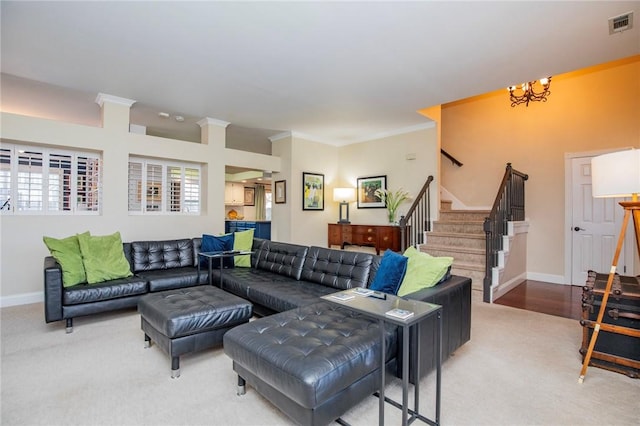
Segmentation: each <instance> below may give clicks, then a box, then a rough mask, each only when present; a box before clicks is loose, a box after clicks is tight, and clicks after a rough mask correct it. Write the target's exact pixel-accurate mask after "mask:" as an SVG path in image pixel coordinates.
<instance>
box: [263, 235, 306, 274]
mask: <svg viewBox="0 0 640 426" xmlns="http://www.w3.org/2000/svg"><path fill="white" fill-rule="evenodd" d="M308 250H309V248H308V247H306V246H301V245H297V244H288V243H279V242H276V241H269V240H265V241H264V242H263V243H262V245H261V246H260V249H259V250H257V253H258V256H257V263H256V268H258V269H262V270H265V271H269V272H274V273H277V274H280V275H284V276H286V277H290V278H293V279H294V280H299V279H300V275H301V274H302V266H303V265H304V260H305V256H306V255H307V251H308Z"/></svg>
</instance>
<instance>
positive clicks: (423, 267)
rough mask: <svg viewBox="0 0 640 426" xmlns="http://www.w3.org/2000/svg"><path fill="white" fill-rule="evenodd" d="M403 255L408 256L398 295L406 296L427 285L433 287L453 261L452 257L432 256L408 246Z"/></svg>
mask: <svg viewBox="0 0 640 426" xmlns="http://www.w3.org/2000/svg"><path fill="white" fill-rule="evenodd" d="M404 255H405V256H406V257H408V258H409V262H408V263H407V272H406V273H405V275H404V279H403V280H402V284H400V289H399V290H398V296H406V295H407V294H411V293H414V292H416V291H418V290H421V289H423V288H427V287H433V286H434V285H436V284H437V283H438V281H440V280H441V279H442V277H444V275H445V274H446V273H447V270H448V269H449V266H451V264H452V263H453V257H433V256H431V255H429V254H427V253H422V252H419V251H418V250H416V249H415V248H414V247H409V248H408V249H407V250H406V251H405V252H404Z"/></svg>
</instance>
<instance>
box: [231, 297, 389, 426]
mask: <svg viewBox="0 0 640 426" xmlns="http://www.w3.org/2000/svg"><path fill="white" fill-rule="evenodd" d="M378 327H379V323H378V322H377V321H376V320H372V319H369V318H367V317H365V316H362V315H359V314H357V313H355V312H352V311H349V310H346V309H344V308H341V307H339V306H336V305H334V304H330V303H326V302H320V303H315V304H312V305H308V306H304V307H301V308H297V309H292V310H290V311H286V312H282V313H280V314H276V315H271V316H269V317H264V318H260V319H257V320H255V321H252V322H250V323H248V324H244V325H242V326H239V327H236V328H234V329H233V330H231V331H229V332H228V333H227V334H225V336H224V351H225V353H226V354H227V355H228V356H229V357H230V358H231V359H232V360H233V369H234V371H235V372H236V373H238V385H239V390H238V394H239V395H241V394H243V393H244V384H245V380H246V381H247V382H248V383H249V384H250V385H251V386H252V387H253V388H254V389H256V390H257V391H258V392H259V393H260V394H261V395H262V396H264V397H265V398H267V399H268V400H269V401H271V403H273V404H274V405H275V406H276V407H278V408H279V409H280V410H282V411H283V412H284V413H285V414H287V415H288V416H289V417H291V418H292V419H293V420H294V421H295V422H297V423H299V424H304V425H317V424H327V423H330V422H332V421H333V420H336V419H338V418H339V417H340V416H341V415H342V414H344V412H346V411H347V410H349V409H350V408H351V407H353V406H354V405H356V404H357V403H359V402H360V401H362V400H363V399H364V398H366V397H367V396H369V395H371V394H373V393H374V392H375V391H376V390H378V388H379V386H380V370H379V369H380V344H381V343H380V329H379V328H378ZM396 339H397V336H396V328H395V327H392V326H390V327H389V328H388V329H387V338H386V351H387V352H386V353H387V354H388V358H387V360H392V359H395V356H396Z"/></svg>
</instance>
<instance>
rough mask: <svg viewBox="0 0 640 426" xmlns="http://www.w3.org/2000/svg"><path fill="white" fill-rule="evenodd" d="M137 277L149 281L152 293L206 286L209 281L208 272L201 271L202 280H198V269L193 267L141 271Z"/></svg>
mask: <svg viewBox="0 0 640 426" xmlns="http://www.w3.org/2000/svg"><path fill="white" fill-rule="evenodd" d="M137 275H138V276H140V277H141V278H144V279H145V280H147V282H148V283H149V291H150V292H156V291H164V290H170V289H173V288H182V287H191V286H194V285H200V284H206V283H207V282H208V279H209V278H208V275H207V272H206V271H201V273H200V280H198V269H197V268H194V267H193V266H187V267H184V268H172V269H159V270H158V269H156V270H151V271H141V272H138V273H137Z"/></svg>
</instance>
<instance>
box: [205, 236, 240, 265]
mask: <svg viewBox="0 0 640 426" xmlns="http://www.w3.org/2000/svg"><path fill="white" fill-rule="evenodd" d="M226 250H233V234H225V235H219V236H215V235H208V234H203V235H202V244H201V245H200V251H202V252H205V251H206V252H209V251H226ZM223 265H224V267H225V268H233V257H225V258H224V259H223ZM211 266H212V267H213V268H218V269H219V268H220V259H212V264H211ZM200 267H202V268H208V267H209V259H207V258H206V257H202V256H200Z"/></svg>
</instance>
